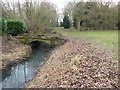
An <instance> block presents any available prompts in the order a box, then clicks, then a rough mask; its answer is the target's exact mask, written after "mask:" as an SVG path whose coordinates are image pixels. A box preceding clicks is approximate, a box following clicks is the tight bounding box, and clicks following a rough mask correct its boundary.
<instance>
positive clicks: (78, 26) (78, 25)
mask: <svg viewBox="0 0 120 90" xmlns="http://www.w3.org/2000/svg"><path fill="white" fill-rule="evenodd" d="M77 30H78V31H80V20H79V19H78V21H77Z"/></svg>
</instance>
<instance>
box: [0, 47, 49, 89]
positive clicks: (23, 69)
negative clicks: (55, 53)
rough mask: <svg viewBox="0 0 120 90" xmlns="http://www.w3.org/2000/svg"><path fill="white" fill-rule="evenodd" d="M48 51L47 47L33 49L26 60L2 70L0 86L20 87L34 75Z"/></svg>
mask: <svg viewBox="0 0 120 90" xmlns="http://www.w3.org/2000/svg"><path fill="white" fill-rule="evenodd" d="M48 53H49V51H48V49H43V48H42V49H40V48H39V49H38V48H36V49H33V53H32V55H31V57H29V58H28V59H27V60H26V61H24V62H22V63H20V64H18V65H16V66H13V67H12V68H11V69H9V70H7V71H4V72H2V80H1V81H0V86H1V85H2V88H20V87H22V86H23V85H24V84H25V83H26V82H28V81H29V80H31V79H32V78H33V77H34V76H35V73H36V71H37V69H38V68H39V67H40V66H42V65H43V64H44V62H45V58H46V57H47V56H48Z"/></svg>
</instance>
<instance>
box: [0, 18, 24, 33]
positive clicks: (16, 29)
mask: <svg viewBox="0 0 120 90" xmlns="http://www.w3.org/2000/svg"><path fill="white" fill-rule="evenodd" d="M1 23H2V33H7V34H11V35H17V34H20V33H23V32H25V23H24V22H23V21H22V20H12V19H0V24H1Z"/></svg>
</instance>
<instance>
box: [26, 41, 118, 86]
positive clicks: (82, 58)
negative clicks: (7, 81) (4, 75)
mask: <svg viewBox="0 0 120 90" xmlns="http://www.w3.org/2000/svg"><path fill="white" fill-rule="evenodd" d="M113 53H114V52H113V51H112V50H106V49H103V47H102V46H99V45H94V44H92V43H88V42H85V41H77V40H70V41H68V42H67V43H65V44H64V45H62V46H60V47H57V48H55V49H54V50H53V51H52V53H51V56H50V58H49V59H48V61H47V62H46V63H45V65H43V67H41V68H40V69H39V71H38V72H37V74H36V76H35V77H34V79H33V80H32V81H30V82H29V83H28V84H26V86H25V88H118V57H117V56H115V55H113Z"/></svg>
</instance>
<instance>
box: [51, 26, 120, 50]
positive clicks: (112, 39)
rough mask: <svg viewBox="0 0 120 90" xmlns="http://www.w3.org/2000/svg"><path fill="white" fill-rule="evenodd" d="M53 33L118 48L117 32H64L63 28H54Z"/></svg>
mask: <svg viewBox="0 0 120 90" xmlns="http://www.w3.org/2000/svg"><path fill="white" fill-rule="evenodd" d="M53 31H54V32H59V33H61V34H63V35H64V36H66V37H80V39H83V40H88V41H90V42H95V43H98V44H102V45H105V46H107V47H112V48H115V49H117V47H118V31H117V30H102V31H94V30H91V31H79V32H78V31H75V30H65V29H64V28H54V30H53Z"/></svg>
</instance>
